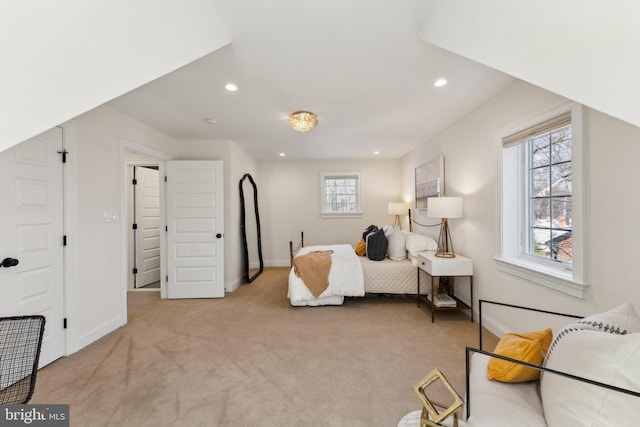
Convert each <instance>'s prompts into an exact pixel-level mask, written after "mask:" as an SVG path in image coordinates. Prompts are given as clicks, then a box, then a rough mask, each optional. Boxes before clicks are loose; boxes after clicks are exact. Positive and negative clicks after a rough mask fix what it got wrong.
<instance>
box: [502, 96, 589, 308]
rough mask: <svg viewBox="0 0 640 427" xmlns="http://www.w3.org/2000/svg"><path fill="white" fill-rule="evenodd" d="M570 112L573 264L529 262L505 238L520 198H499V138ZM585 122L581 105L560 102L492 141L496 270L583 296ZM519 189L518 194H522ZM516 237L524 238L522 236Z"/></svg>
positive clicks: (520, 204) (586, 147)
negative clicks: (495, 155) (495, 184)
mask: <svg viewBox="0 0 640 427" xmlns="http://www.w3.org/2000/svg"><path fill="white" fill-rule="evenodd" d="M567 112H571V125H572V134H573V144H572V165H571V166H572V177H573V179H572V224H573V231H572V239H573V266H572V268H569V267H568V266H567V265H565V264H562V263H557V264H556V263H544V262H538V261H535V262H534V261H532V260H531V259H528V257H527V256H523V255H522V254H521V251H520V245H519V244H518V245H514V244H513V242H512V241H508V240H507V236H506V235H505V234H507V233H506V232H505V231H506V230H505V228H506V227H510V228H512V230H510V233H509V238H510V239H511V240H513V237H512V233H513V231H514V230H513V228H514V226H513V220H511V221H507V219H508V214H507V212H508V211H509V210H510V211H511V212H512V213H513V210H514V208H515V209H517V210H518V218H522V217H523V215H522V212H520V209H521V207H522V206H523V203H522V200H519V201H517V202H513V203H517V204H518V206H517V208H516V207H515V206H514V205H511V206H507V203H506V202H505V201H504V200H503V188H504V186H505V184H506V183H505V181H504V180H505V177H504V173H503V169H504V165H503V161H504V159H503V142H502V141H503V139H504V138H505V137H507V136H509V135H512V134H514V133H515V132H518V131H520V130H522V129H526V128H529V127H532V126H534V125H536V124H538V123H542V122H545V121H547V120H551V119H552V118H554V117H557V116H559V115H561V114H563V113H567ZM584 129H585V123H584V120H583V107H582V106H581V105H579V104H576V103H569V104H564V105H562V106H561V107H558V108H556V109H554V110H552V111H548V112H547V113H545V114H543V115H540V116H537V117H534V118H530V119H528V120H526V121H523V122H521V123H518V124H516V125H514V126H510V127H508V128H505V129H502V130H500V131H499V132H498V134H497V138H496V139H497V141H496V144H497V145H498V150H497V151H498V197H497V201H498V206H497V212H498V215H497V222H498V223H497V230H498V233H497V242H496V248H497V255H496V256H495V257H494V259H495V261H496V268H497V269H498V270H500V271H504V272H506V273H509V274H512V275H515V276H517V277H520V278H523V279H526V280H529V281H531V282H534V283H537V284H539V285H543V286H546V287H549V288H551V289H555V290H557V291H560V292H563V293H565V294H568V295H572V296H574V297H577V298H581V299H582V298H584V294H585V291H586V289H587V288H588V286H589V285H588V282H587V251H586V249H587V235H586V234H587V230H588V222H587V219H588V218H587V214H586V207H587V206H588V204H587V191H586V190H587V188H588V187H587V185H588V183H587V177H588V174H587V173H586V167H587V152H588V141H587V138H586V133H585V131H584ZM518 186H519V188H523V184H522V183H521V182H520V183H518ZM522 193H523V192H522V191H520V192H519V195H520V197H522V196H523V194H522ZM517 228H519V230H518V231H519V232H522V224H518V226H517ZM520 238H521V239H522V238H524V236H523V235H521V236H520ZM516 248H517V249H516Z"/></svg>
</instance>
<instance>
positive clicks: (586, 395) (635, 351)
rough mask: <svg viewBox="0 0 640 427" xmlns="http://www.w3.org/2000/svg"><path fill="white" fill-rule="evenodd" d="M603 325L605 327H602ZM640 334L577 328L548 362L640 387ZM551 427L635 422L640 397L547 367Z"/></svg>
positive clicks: (544, 383) (543, 384)
mask: <svg viewBox="0 0 640 427" xmlns="http://www.w3.org/2000/svg"><path fill="white" fill-rule="evenodd" d="M598 328H599V327H598ZM639 366H640V333H629V334H610V333H603V332H600V331H597V330H585V329H582V330H574V331H572V332H571V333H568V334H566V335H565V336H564V337H563V338H562V339H561V340H560V341H559V342H558V344H557V345H556V347H555V349H554V351H553V353H550V354H549V356H548V357H547V360H546V367H547V368H549V369H554V370H558V371H563V372H568V373H571V374H574V375H577V376H580V377H584V378H588V379H591V380H595V381H599V382H602V383H606V384H612V385H615V386H618V387H622V388H625V389H631V390H635V391H640V370H639V369H638V367H639ZM540 388H541V395H542V402H543V407H544V413H545V417H546V419H547V423H548V425H549V426H550V427H566V426H583V425H584V426H596V425H597V426H612V427H614V426H616V427H618V426H631V425H637V423H638V420H640V404H639V401H638V398H637V397H634V396H630V395H626V394H623V393H620V392H616V391H612V390H608V389H605V388H602V387H598V386H594V385H591V384H586V383H583V382H579V381H575V380H571V379H569V378H564V377H561V376H559V375H556V374H553V373H550V372H546V373H545V374H544V375H543V377H542V379H541V381H540Z"/></svg>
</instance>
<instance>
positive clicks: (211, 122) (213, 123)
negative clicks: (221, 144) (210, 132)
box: [207, 119, 218, 125]
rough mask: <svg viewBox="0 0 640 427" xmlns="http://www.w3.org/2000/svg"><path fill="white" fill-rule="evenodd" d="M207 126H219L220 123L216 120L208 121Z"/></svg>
mask: <svg viewBox="0 0 640 427" xmlns="http://www.w3.org/2000/svg"><path fill="white" fill-rule="evenodd" d="M207 124H210V125H217V124H218V121H217V120H216V119H207Z"/></svg>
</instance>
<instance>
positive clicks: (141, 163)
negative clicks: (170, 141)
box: [123, 153, 164, 291]
mask: <svg viewBox="0 0 640 427" xmlns="http://www.w3.org/2000/svg"><path fill="white" fill-rule="evenodd" d="M125 155H126V153H125ZM125 165H126V171H125V173H126V177H125V184H126V185H127V192H128V193H127V195H126V199H125V203H126V204H127V206H126V208H127V216H126V217H123V218H125V219H123V222H127V226H128V225H129V224H132V223H135V222H136V218H135V213H134V212H133V209H132V207H133V206H134V205H135V201H133V198H132V197H133V190H132V191H131V193H129V191H130V190H131V189H132V188H133V187H134V185H133V184H132V183H131V181H132V179H133V168H134V167H136V166H137V167H157V168H158V191H160V190H161V188H162V187H161V186H162V185H164V180H161V179H160V176H161V175H160V162H159V161H158V160H153V159H125ZM162 197H163V196H162V194H160V202H161V205H160V207H159V209H160V212H161V215H162V211H163V209H164V205H162V200H163V199H162ZM132 202H133V203H132ZM160 219H161V220H162V216H161V217H160ZM129 220H131V221H129ZM162 225H164V224H161V226H162ZM124 237H125V238H126V239H127V259H128V260H129V261H131V260H132V259H133V258H134V257H135V256H136V253H135V250H134V248H132V247H131V246H132V244H131V243H132V242H131V229H130V228H129V229H127V233H126V234H125V236H124ZM160 238H161V239H162V233H160ZM160 251H161V252H162V243H161V244H160ZM160 262H161V264H162V259H161V260H160ZM125 269H126V270H127V290H128V291H131V290H134V289H139V288H136V287H135V286H134V285H133V284H134V282H135V278H134V277H133V271H132V268H131V264H129V263H128V264H127V265H126V266H125ZM160 272H161V274H162V268H161V271H160Z"/></svg>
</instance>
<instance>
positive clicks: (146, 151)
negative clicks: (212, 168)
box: [119, 138, 173, 323]
mask: <svg viewBox="0 0 640 427" xmlns="http://www.w3.org/2000/svg"><path fill="white" fill-rule="evenodd" d="M119 142H120V174H119V175H120V249H121V250H120V276H121V280H120V281H121V284H122V296H121V300H120V306H121V313H122V319H123V320H124V323H126V322H128V316H127V291H128V290H129V274H130V272H129V254H130V252H129V238H128V232H129V223H128V221H127V220H126V219H127V218H128V208H129V204H128V202H127V195H128V184H129V182H128V177H129V166H142V165H143V164H145V165H147V166H149V165H153V166H158V172H159V175H160V185H159V189H158V190H159V192H160V228H161V229H162V228H164V227H166V225H167V219H166V214H165V185H164V178H163V177H164V176H165V161H167V160H172V159H173V156H171V155H169V154H167V153H164V152H162V151H159V150H156V149H154V148H151V147H148V146H146V145H142V144H138V143H137V142H133V141H130V140H128V139H125V138H119ZM127 153H134V154H139V155H142V156H145V157H147V159H127ZM166 239H167V236H166V233H160V298H163V299H164V298H166V297H167V283H166V280H165V278H166V276H167V271H166V259H167V254H166V252H167V242H166Z"/></svg>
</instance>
